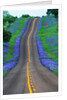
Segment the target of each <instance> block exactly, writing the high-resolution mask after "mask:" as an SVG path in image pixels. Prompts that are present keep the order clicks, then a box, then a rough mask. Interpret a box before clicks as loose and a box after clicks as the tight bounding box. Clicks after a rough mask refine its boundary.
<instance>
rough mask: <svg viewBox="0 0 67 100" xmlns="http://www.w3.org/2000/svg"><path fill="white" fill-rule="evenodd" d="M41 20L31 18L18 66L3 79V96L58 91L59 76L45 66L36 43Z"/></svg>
mask: <svg viewBox="0 0 67 100" xmlns="http://www.w3.org/2000/svg"><path fill="white" fill-rule="evenodd" d="M38 24H39V18H31V19H30V21H29V22H28V25H27V28H26V31H25V33H24V35H23V36H22V38H21V41H20V55H19V60H18V63H17V65H16V66H15V67H14V68H13V69H12V70H11V71H9V72H8V74H7V75H6V76H5V77H4V79H3V94H4V95H10V94H24V93H42V92H56V91H58V76H56V75H55V74H54V73H53V72H51V71H50V70H49V69H47V68H46V67H45V66H43V65H42V64H41V62H40V59H39V54H38V50H37V43H36V33H37V31H38Z"/></svg>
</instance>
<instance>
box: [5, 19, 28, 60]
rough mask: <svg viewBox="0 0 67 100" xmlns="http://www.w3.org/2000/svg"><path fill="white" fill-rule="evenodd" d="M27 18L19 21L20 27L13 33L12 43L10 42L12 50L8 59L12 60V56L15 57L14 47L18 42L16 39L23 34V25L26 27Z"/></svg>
mask: <svg viewBox="0 0 67 100" xmlns="http://www.w3.org/2000/svg"><path fill="white" fill-rule="evenodd" d="M27 19H28V18H24V19H22V20H20V21H19V23H20V26H19V29H18V30H17V31H16V32H15V34H13V35H12V37H11V39H10V42H11V44H10V52H9V54H8V57H7V59H6V61H7V60H10V59H11V58H13V53H14V49H13V47H14V45H15V44H16V43H15V39H16V38H17V37H19V36H20V35H21V31H22V29H23V27H24V25H25V22H26V21H27Z"/></svg>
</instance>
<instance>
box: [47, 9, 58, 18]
mask: <svg viewBox="0 0 67 100" xmlns="http://www.w3.org/2000/svg"><path fill="white" fill-rule="evenodd" d="M50 14H53V15H54V16H55V18H58V9H48V10H47V15H50Z"/></svg>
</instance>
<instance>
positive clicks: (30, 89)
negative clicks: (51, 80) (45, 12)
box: [27, 18, 37, 93]
mask: <svg viewBox="0 0 67 100" xmlns="http://www.w3.org/2000/svg"><path fill="white" fill-rule="evenodd" d="M36 19H37V18H35V19H34V21H33V25H32V29H31V31H30V33H29V36H28V40H27V46H28V62H27V79H28V88H29V92H30V93H32V88H31V86H30V78H29V76H30V73H29V63H30V47H29V39H30V35H31V34H32V32H33V29H34V23H35V21H36Z"/></svg>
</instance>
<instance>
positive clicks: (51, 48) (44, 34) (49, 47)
mask: <svg viewBox="0 0 67 100" xmlns="http://www.w3.org/2000/svg"><path fill="white" fill-rule="evenodd" d="M45 18H46V17H44V18H43V19H42V21H41V24H42V27H41V29H40V30H39V34H38V36H40V39H41V41H42V45H43V46H44V48H45V51H46V53H47V54H48V55H49V57H50V58H53V59H52V60H53V61H56V62H58V30H57V27H58V26H57V24H56V25H51V26H49V23H48V26H47V27H46V25H45V21H44V20H45ZM50 58H49V59H50ZM54 72H55V73H56V75H58V71H57V70H56V69H54Z"/></svg>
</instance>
